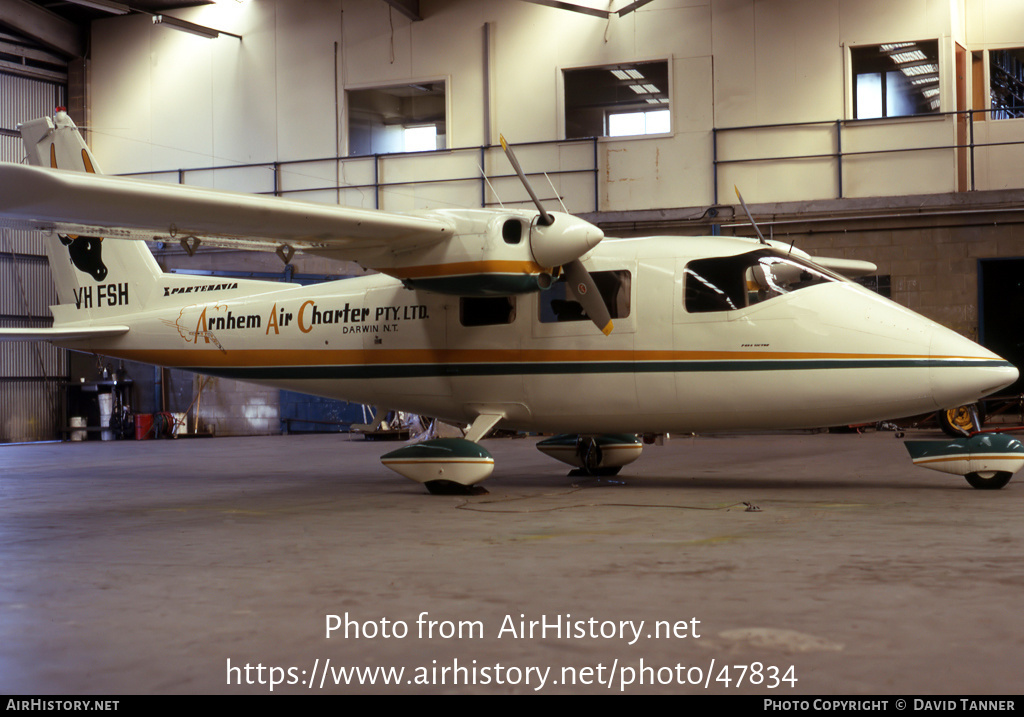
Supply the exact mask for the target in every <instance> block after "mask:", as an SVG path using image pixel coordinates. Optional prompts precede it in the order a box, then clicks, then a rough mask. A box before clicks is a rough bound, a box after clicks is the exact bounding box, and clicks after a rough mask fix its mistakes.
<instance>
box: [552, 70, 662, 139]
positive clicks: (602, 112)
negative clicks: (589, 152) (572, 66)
mask: <svg viewBox="0 0 1024 717" xmlns="http://www.w3.org/2000/svg"><path fill="white" fill-rule="evenodd" d="M562 76H563V80H564V84H565V136H566V138H567V139H573V138H575V137H628V136H636V135H645V134H665V133H668V132H670V131H671V114H670V110H669V84H668V62H667V61H664V60H662V61H659V62H633V63H626V64H619V65H607V66H605V67H586V68H581V69H576V70H563V75H562Z"/></svg>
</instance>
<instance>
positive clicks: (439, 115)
mask: <svg viewBox="0 0 1024 717" xmlns="http://www.w3.org/2000/svg"><path fill="white" fill-rule="evenodd" d="M345 94H346V97H347V99H348V153H349V154H350V155H353V156H357V155H364V154H387V153H389V152H423V151H431V150H436V149H444V148H445V142H446V138H445V124H446V122H445V111H446V103H445V84H444V82H422V83H418V84H413V85H396V86H394V87H375V88H370V89H364V90H348V91H347V92H346V93H345Z"/></svg>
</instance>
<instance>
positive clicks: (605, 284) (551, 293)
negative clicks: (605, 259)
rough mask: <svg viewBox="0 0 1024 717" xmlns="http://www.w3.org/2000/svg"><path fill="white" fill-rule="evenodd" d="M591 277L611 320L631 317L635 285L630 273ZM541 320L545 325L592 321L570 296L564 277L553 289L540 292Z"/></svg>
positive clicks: (600, 273)
mask: <svg viewBox="0 0 1024 717" xmlns="http://www.w3.org/2000/svg"><path fill="white" fill-rule="evenodd" d="M590 275H591V276H592V277H593V278H594V284H596V285H597V290H598V291H599V292H600V293H601V298H602V299H604V305H605V306H607V307H608V312H609V313H610V314H611V318H613V319H624V318H626V317H627V316H629V306H630V298H629V297H630V287H631V286H632V276H631V275H630V273H629V271H628V270H626V269H620V270H617V271H592V272H591V273H590ZM540 320H541V323H543V324H553V323H557V322H561V321H589V320H590V319H589V318H588V317H587V314H586V312H584V311H583V307H582V306H580V304H579V302H578V301H576V300H575V299H573V298H572V296H571V295H570V294H569V293H568V288H567V286H566V283H565V275H564V274H563V275H562V276H561V277H559V279H558V281H556V282H555V283H554V284H552V285H551V288H549V289H548V290H547V291H542V292H541V293H540Z"/></svg>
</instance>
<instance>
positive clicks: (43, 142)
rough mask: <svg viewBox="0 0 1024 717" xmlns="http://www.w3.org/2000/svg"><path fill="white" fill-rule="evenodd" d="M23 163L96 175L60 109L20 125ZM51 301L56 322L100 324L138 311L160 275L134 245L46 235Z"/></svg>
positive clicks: (82, 144) (151, 294)
mask: <svg viewBox="0 0 1024 717" xmlns="http://www.w3.org/2000/svg"><path fill="white" fill-rule="evenodd" d="M20 130H21V136H22V139H23V141H24V142H25V149H26V151H27V152H28V161H29V163H30V164H34V165H37V166H41V167H51V168H53V169H66V170H73V171H77V172H92V173H97V174H98V173H99V166H98V164H97V162H96V159H95V157H93V155H92V152H91V151H89V148H88V146H86V144H85V140H83V139H82V135H81V134H80V133H79V131H78V127H77V126H76V125H75V123H74V121H72V119H71V118H70V117H68V115H67V113H66V112H65V111H63V109H58V110H57V112H56V114H55V115H54V117H53V119H51V118H49V117H43V118H40V119H36V120H32V121H31V122H26V123H24V124H22V125H21V126H20ZM45 241H46V252H47V254H48V256H49V258H50V268H51V270H52V272H53V280H54V283H55V284H56V286H57V298H58V299H59V301H60V304H61V306H55V307H51V308H52V310H53V314H54V317H55V318H56V319H57V322H58V323H60V322H63V321H82V320H90V319H91V320H101V321H109V320H110V319H112V318H113V317H116V316H121V315H124V314H129V313H136V312H138V311H142V310H143V309H144V307H145V305H146V304H147V303H148V301H149V299H150V297H154V296H156V295H158V294H157V292H158V289H159V285H160V279H161V277H162V276H163V272H162V271H161V270H160V267H159V266H158V265H157V263H156V260H155V259H154V258H153V255H152V254H151V253H150V251H149V248H148V247H147V246H146V245H145V244H144V243H142V242H139V241H117V240H112V241H107V242H104V241H103V238H102V237H85V236H67V235H63V234H54V235H51V236H48V237H46V239H45Z"/></svg>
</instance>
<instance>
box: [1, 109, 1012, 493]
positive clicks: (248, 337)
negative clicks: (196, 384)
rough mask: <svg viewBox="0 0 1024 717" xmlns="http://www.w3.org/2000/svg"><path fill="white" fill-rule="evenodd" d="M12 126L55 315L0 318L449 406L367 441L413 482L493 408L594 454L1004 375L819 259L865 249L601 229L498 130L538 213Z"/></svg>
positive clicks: (154, 354)
mask: <svg viewBox="0 0 1024 717" xmlns="http://www.w3.org/2000/svg"><path fill="white" fill-rule="evenodd" d="M21 132H22V135H23V138H24V140H25V144H26V147H27V150H28V159H29V163H30V165H35V166H28V165H18V164H2V165H0V225H2V226H6V227H11V228H18V229H36V230H42V231H43V232H46V233H48V234H49V238H48V239H47V243H48V248H49V254H50V263H51V266H52V270H53V275H54V279H55V282H56V284H57V291H58V296H59V300H60V304H59V305H57V306H54V307H52V310H53V315H54V319H55V321H54V326H53V327H52V328H50V329H4V330H2V338H4V339H7V340H12V339H47V340H49V341H52V342H53V343H55V344H58V345H60V346H64V347H67V348H69V349H73V350H77V351H87V352H91V353H96V354H103V355H105V356H113V357H119V358H124V359H130V360H133V361H144V362H148V363H152V364H159V365H163V366H174V367H180V368H185V369H188V370H191V371H196V372H199V373H203V374H210V375H214V376H224V377H230V378H235V379H241V380H245V381H252V382H255V383H261V384H266V385H270V386H277V387H280V388H285V389H289V390H293V391H302V392H306V393H310V394H316V395H320V396H327V397H331V398H340V399H345V400H348V401H356V402H360V403H365V404H369V405H373V406H375V407H380V408H389V409H401V410H404V411H409V412H413V413H419V414H422V415H426V416H434V417H439V418H443V419H446V420H448V421H452V422H456V423H463V424H469V429H468V431H467V432H466V434H465V438H458V439H435V440H429V441H426V442H422V443H418V444H413V445H408V446H405V447H403V448H401V449H399V450H396V451H393V452H391V453H389V454H387V455H385V456H384V457H383V458H382V461H383V463H384V464H385V465H387V466H388V467H390V468H392V469H394V470H395V471H397V472H398V473H400V474H402V475H404V476H406V477H409V478H412V479H413V480H416V481H419V482H421V483H424V484H426V486H427V487H428V489H430V490H431V491H433V492H445V491H452V490H470V487H471V486H474V485H475V484H476V483H478V482H479V481H481V480H483V479H484V478H486V477H487V476H488V475H490V473H491V471H492V470H493V467H494V461H493V458H492V457H491V455H490V454H489V453H488V452H487V451H486V450H485V449H484V448H482V447H481V446H480V445H478V442H479V441H480V439H482V438H483V437H484V435H485V434H487V433H488V431H490V430H491V429H492V428H494V427H496V426H498V427H504V428H513V429H521V430H527V431H541V432H550V433H556V434H567V435H559V436H556V437H555V438H551V439H548V440H546V441H541V442H540V444H539V447H540V448H541V450H544V451H545V452H546V453H548V454H550V455H552V456H554V457H555V458H559V459H560V460H562V461H564V462H566V463H568V464H570V465H573V466H576V467H577V468H578V469H580V470H581V471H583V472H584V473H591V474H601V473H614V472H616V471H617V470H618V469H619V468H620V467H621V466H622V465H624V464H626V463H629V462H630V461H632V460H634V459H636V457H637V456H638V455H639V453H640V450H641V445H642V444H641V442H640V440H638V438H637V436H638V435H643V434H648V435H649V434H653V435H658V434H665V433H668V432H680V433H688V432H702V431H727V430H748V429H784V428H808V427H820V426H830V425H840V424H851V423H864V422H872V421H878V420H882V419H889V418H893V417H899V416H909V415H914V414H920V413H925V412H930V411H934V410H936V409H945V408H949V407H952V406H958V405H961V404H965V403H970V402H972V401H975V400H977V399H978V398H979V397H981V396H983V395H986V394H988V393H991V392H993V391H996V390H998V389H1000V388H1002V387H1005V386H1007V385H1009V384H1010V383H1012V382H1013V381H1015V380H1016V379H1017V369H1016V368H1014V367H1013V366H1012V365H1010V364H1009V363H1008V362H1006V361H1004V360H1003V359H1001V358H1000V357H999V356H996V355H994V354H993V353H991V352H989V351H987V350H985V349H984V348H982V347H981V346H978V345H977V344H975V343H973V342H971V341H968V340H967V339H965V338H963V337H961V336H959V335H958V334H956V333H954V332H952V331H950V330H948V329H946V328H943V327H942V326H940V325H938V324H936V323H934V322H932V321H929V320H928V319H925V318H924V317H922V316H919V315H917V314H915V313H913V312H911V311H909V310H907V309H905V308H903V307H901V306H898V305H897V304H894V303H893V302H891V301H888V300H886V299H884V298H881V297H879V296H878V295H876V294H874V293H872V292H870V291H868V290H866V289H864V288H862V287H860V286H859V285H858V284H856V283H854V282H851V281H849V280H847V279H845V278H843V276H841V275H840V274H838V273H836V272H837V271H841V272H844V273H847V274H857V273H870V272H872V271H874V266H873V265H871V264H868V263H867V262H855V261H846V260H841V259H824V258H817V259H814V260H811V259H810V257H809V256H808V255H807V254H806V253H805V252H802V251H800V250H798V249H794V248H792V247H788V246H785V245H782V244H777V243H774V242H769V241H765V240H764V239H763V237H762V238H761V239H760V240H748V239H739V238H726V237H699V238H690V237H685V238H684V237H651V238H646V239H628V240H604V241H602V239H603V233H602V231H601V230H600V229H598V228H597V227H595V226H594V225H592V224H589V223H588V222H586V221H583V220H581V219H579V218H577V217H573V216H571V215H568V214H562V213H554V212H551V213H549V212H547V211H546V210H545V209H544V208H543V206H542V205H541V203H540V201H539V200H537V199H536V196H535V195H534V193H533V191H532V189H530V185H529V182H527V181H526V177H525V175H524V174H523V172H522V170H521V169H520V168H519V165H518V162H517V161H516V159H515V156H514V155H513V154H512V152H511V151H510V150H508V149H507V148H506V153H507V154H508V156H509V160H510V161H511V162H512V165H513V167H514V168H515V169H516V171H517V173H518V174H519V175H520V178H521V179H522V180H523V182H524V184H525V185H526V188H527V190H528V191H529V192H530V194H531V197H533V199H534V202H535V204H536V205H537V211H516V210H504V209H502V210H470V209H467V210H433V211H422V212H415V213H409V214H397V213H389V212H384V211H370V210H358V209H350V208H345V207H339V206H327V205H320V204H312V203H305V202H299V201H291V200H286V199H280V198H270V197H261V196H253V195H245V194H237V193H229V192H221V191H214V190H209V189H200V188H194V187H187V186H179V185H167V184H159V183H147V182H141V181H137V180H132V179H124V178H116V177H106V176H100V175H98V174H97V173H96V172H97V171H98V170H97V163H96V160H95V159H94V158H93V156H92V154H91V153H90V151H89V149H88V148H87V147H86V145H85V143H84V142H83V140H82V138H81V136H80V135H79V133H78V130H77V128H76V127H75V125H74V123H73V122H72V121H71V119H70V118H69V117H68V116H67V114H66V113H64V112H63V111H58V112H57V113H56V115H55V117H54V118H52V119H51V118H49V117H47V118H42V119H38V120H34V121H31V122H28V123H26V124H24V125H22V127H21ZM503 144H504V141H503ZM69 170H77V171H69ZM741 202H742V200H741ZM99 237H104V238H105V239H106V241H104V240H103V239H100V238H99ZM129 240H158V241H164V242H166V241H180V242H181V243H182V245H183V246H184V247H185V248H186V249H187V250H188V251H189V252H190V253H191V252H192V251H194V250H195V248H196V247H197V246H198V245H199V244H200V243H202V244H205V245H213V246H233V247H247V248H253V249H263V250H270V251H276V252H277V253H278V254H279V255H280V256H281V257H282V259H283V260H285V261H286V262H287V261H288V260H290V259H291V255H292V253H293V252H295V251H302V252H306V253H309V254H319V255H322V256H326V257H332V258H337V259H344V260H354V261H357V262H359V263H360V264H361V265H363V266H364V267H367V268H370V269H374V270H376V271H378V272H379V273H378V274H375V275H369V276H365V277H361V278H355V279H345V280H342V281H335V282H329V283H325V284H320V285H318V286H310V287H302V286H295V285H282V284H280V283H273V282H261V281H245V280H238V281H234V280H231V281H225V280H224V279H220V278H198V277H195V276H185V275H179V274H165V273H163V272H162V271H161V270H160V269H159V267H158V266H157V263H156V261H155V260H154V258H153V256H152V254H151V253H150V251H149V249H148V248H147V247H146V245H145V244H144V243H143V242H142V241H129ZM381 415H382V413H381V412H380V411H379V410H378V417H380V416H381Z"/></svg>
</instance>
